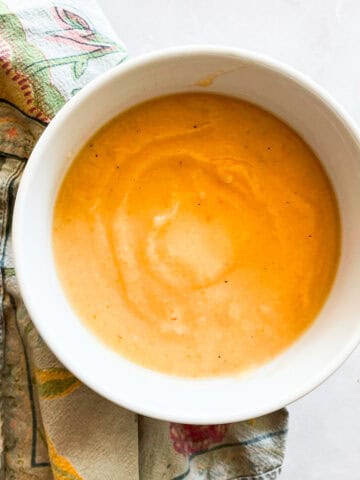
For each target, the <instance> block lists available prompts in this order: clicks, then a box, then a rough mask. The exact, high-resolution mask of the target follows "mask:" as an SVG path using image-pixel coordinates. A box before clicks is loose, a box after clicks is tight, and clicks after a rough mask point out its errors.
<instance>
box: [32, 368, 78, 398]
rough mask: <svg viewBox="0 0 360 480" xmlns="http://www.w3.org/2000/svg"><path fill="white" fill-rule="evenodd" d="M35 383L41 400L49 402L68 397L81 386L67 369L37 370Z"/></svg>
mask: <svg viewBox="0 0 360 480" xmlns="http://www.w3.org/2000/svg"><path fill="white" fill-rule="evenodd" d="M35 383H36V385H37V390H38V394H39V396H40V398H45V399H48V400H52V399H54V398H59V397H63V396H65V395H68V394H69V393H71V392H73V391H74V390H75V389H77V388H78V387H79V386H80V385H81V383H80V382H79V380H78V379H77V378H75V377H74V375H72V374H71V373H70V372H69V371H68V370H66V369H65V368H49V369H43V370H40V369H37V370H36V371H35Z"/></svg>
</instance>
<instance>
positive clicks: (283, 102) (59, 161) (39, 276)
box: [13, 47, 360, 424]
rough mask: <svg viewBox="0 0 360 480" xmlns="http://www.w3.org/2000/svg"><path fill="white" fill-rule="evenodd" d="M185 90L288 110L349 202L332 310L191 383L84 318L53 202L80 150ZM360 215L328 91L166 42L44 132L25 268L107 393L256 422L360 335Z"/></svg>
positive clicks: (89, 378)
mask: <svg viewBox="0 0 360 480" xmlns="http://www.w3.org/2000/svg"><path fill="white" fill-rule="evenodd" d="M199 80H200V82H199ZM183 91H201V92H204V91H207V92H217V93H224V94H227V95H233V96H238V97H241V98H243V99H246V100H249V101H251V102H254V103H256V104H258V105H260V106H262V107H264V108H266V109H268V110H270V111H271V112H273V113H274V114H275V115H277V116H278V117H280V118H282V119H283V120H284V121H285V122H287V123H288V124H289V125H291V126H292V127H293V128H294V129H295V130H297V132H299V133H300V135H301V136H302V137H303V138H304V139H305V140H306V141H307V142H308V144H310V145H311V147H312V148H313V149H314V151H315V152H316V153H317V154H318V156H319V157H320V159H321V161H322V163H323V165H324V167H325V169H326V171H327V172H328V175H329V176H330V178H331V180H332V182H333V185H334V187H335V190H336V193H337V197H338V201H339V205H340V211H341V221H342V235H343V239H342V241H343V245H342V255H341V259H340V266H339V270H338V273H337V277H336V281H335V284H334V286H333V288H332V291H331V294H330V296H329V298H328V300H327V302H326V304H325V306H324V307H323V309H322V311H321V313H320V314H319V315H318V317H317V319H316V321H315V322H314V324H313V325H312V326H311V328H310V329H309V330H307V331H306V333H305V334H304V335H303V336H302V337H301V338H300V339H299V340H298V341H297V342H296V343H295V344H294V345H293V346H291V348H289V349H287V350H286V351H285V352H284V353H283V354H282V355H280V356H278V357H277V358H276V359H275V360H274V361H272V362H271V363H269V364H267V365H266V366H264V367H262V368H259V369H256V370H254V371H251V372H248V373H247V374H245V375H238V376H236V375H235V376H229V377H226V378H213V379H196V380H192V379H183V378H177V377H171V376H167V375H163V374H160V373H156V372H154V371H150V370H147V369H144V368H142V367H139V366H137V365H135V364H133V363H130V362H129V361H127V360H126V359H124V358H122V357H121V356H120V355H118V354H116V353H115V352H113V351H111V350H110V349H108V348H107V347H106V346H105V345H104V344H102V343H101V341H99V340H98V339H97V337H95V336H94V335H93V334H92V333H91V332H90V331H89V330H87V328H86V327H85V326H84V325H83V324H82V323H81V321H80V320H79V319H78V318H77V317H76V315H75V313H74V312H73V310H72V308H71V306H70V305H69V303H68V302H67V299H66V297H65V296H64V293H63V291H62V288H61V285H60V283H59V280H58V278H57V274H56V270H55V265H54V258H53V252H52V242H51V227H52V215H53V206H54V201H55V198H56V194H57V191H58V188H59V185H60V182H61V180H62V178H63V176H64V174H65V172H66V170H67V168H68V167H69V165H70V163H71V161H72V159H73V157H74V155H75V154H76V153H77V151H78V150H79V148H80V147H81V146H82V145H83V144H84V143H85V142H86V141H87V139H88V138H89V137H90V136H91V135H92V134H93V133H94V132H95V131H96V130H97V129H98V128H99V127H101V126H102V125H103V124H104V123H105V122H107V121H108V120H109V119H111V118H112V117H113V116H115V115H116V114H118V113H119V112H121V111H123V110H125V109H127V108H129V107H130V106H132V105H134V104H136V103H139V102H142V101H144V100H146V99H148V98H151V97H156V96H159V95H164V94H169V93H174V92H183ZM359 214H360V146H359V134H358V132H357V131H356V128H355V126H354V125H353V122H352V121H351V120H350V118H349V117H348V116H347V115H346V114H345V113H344V111H343V110H342V108H340V107H339V105H337V104H336V103H335V102H334V100H332V99H331V98H330V97H329V95H328V94H326V93H325V92H324V91H323V90H322V89H320V88H319V87H318V86H317V85H316V84H314V83H313V82H312V81H311V80H309V79H307V78H305V77H304V76H303V75H301V74H299V73H297V72H295V71H294V70H292V69H291V68H289V67H285V66H284V65H281V64H279V63H278V62H276V61H274V60H270V59H268V58H264V57H262V56H259V55H256V54H253V53H249V52H244V51H239V50H234V49H230V48H217V47H216V48H215V47H186V48H177V49H171V50H165V51H162V52H159V53H152V54H149V55H145V56H143V57H141V58H137V59H135V60H130V61H128V62H127V63H126V64H124V65H121V66H119V67H117V68H115V69H113V70H110V71H109V72H107V73H105V74H104V75H102V76H100V77H99V78H97V79H96V80H95V81H93V82H92V83H90V84H89V85H88V86H87V87H85V88H84V89H83V90H82V91H81V92H80V93H78V94H77V95H76V96H75V97H74V98H73V99H72V100H71V101H69V103H67V105H65V107H64V108H63V109H62V110H61V111H60V112H59V114H58V115H57V116H56V118H55V119H54V120H53V121H52V122H51V124H50V126H49V127H48V128H47V129H46V131H45V133H44V134H43V135H42V137H41V139H40V140H39V142H38V144H37V145H36V147H35V149H34V151H33V153H32V155H31V158H30V160H29V162H28V164H27V166H26V169H25V172H24V176H23V179H22V182H21V185H20V190H19V192H18V196H17V202H16V207H15V215H14V229H13V235H14V248H15V261H16V270H17V276H18V280H19V283H20V288H21V292H22V295H23V298H24V301H25V304H26V306H27V309H28V311H29V313H30V316H31V317H32V319H33V321H34V323H35V325H36V327H37V328H38V330H39V332H40V334H41V335H42V337H43V339H44V340H45V342H46V343H47V344H48V345H49V347H50V348H51V349H52V350H53V352H54V353H55V355H56V356H57V357H58V358H59V359H60V360H61V361H62V362H63V363H64V365H65V366H66V367H68V368H69V370H71V371H72V372H73V373H74V374H75V375H76V376H77V377H78V378H79V379H81V380H82V381H83V382H84V383H86V384H87V385H89V386H90V387H91V388H92V389H94V390H95V391H97V392H98V393H100V394H101V395H103V396H104V397H107V398H108V399H110V400H112V401H114V402H115V403H118V404H119V405H122V406H124V407H127V408H129V409H131V410H134V411H136V412H139V413H142V414H145V415H148V416H152V417H157V418H161V419H166V420H172V421H179V422H184V423H195V424H196V423H198V424H202V423H205V424H206V423H222V422H231V421H236V420H245V419H248V418H251V417H256V416H259V415H263V414H265V413H268V412H271V411H274V410H276V409H278V408H280V407H283V406H284V405H287V404H289V403H291V402H293V401H294V400H295V399H297V398H299V397H300V396H302V395H304V394H306V393H307V392H309V391H310V390H312V389H313V388H314V387H316V386H317V385H319V384H320V383H321V382H322V381H323V380H324V379H325V378H326V377H327V376H328V375H330V374H331V373H332V372H333V371H334V370H335V369H336V368H337V367H338V366H339V365H340V364H341V363H342V362H343V361H344V360H345V358H346V357H347V356H348V355H349V354H350V352H351V351H352V350H353V348H354V347H355V346H356V344H357V343H358V341H359V339H360V318H359V311H360V294H359V285H360V221H359ZM200 341H201V340H200Z"/></svg>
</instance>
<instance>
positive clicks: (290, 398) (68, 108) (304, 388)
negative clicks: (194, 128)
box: [12, 45, 360, 424]
mask: <svg viewBox="0 0 360 480" xmlns="http://www.w3.org/2000/svg"><path fill="white" fill-rule="evenodd" d="M199 55H200V56H204V57H208V58H210V57H211V56H224V57H229V56H230V57H236V58H238V59H239V60H243V61H246V62H248V63H251V62H252V63H254V64H257V65H261V66H264V67H266V68H269V69H270V70H272V71H274V72H276V73H277V74H279V75H281V76H282V77H285V78H287V79H290V80H292V81H294V82H295V83H297V84H298V85H299V86H300V87H302V88H303V89H304V90H306V91H309V92H310V93H312V94H313V95H315V96H316V97H318V98H319V99H320V100H321V101H322V102H323V103H324V104H325V105H326V106H327V108H328V109H329V110H330V111H331V113H332V114H333V115H334V116H335V117H337V118H338V119H339V120H340V121H341V122H342V123H343V124H344V125H345V127H346V129H347V130H348V132H349V134H350V135H351V136H352V137H353V139H354V141H355V143H357V145H358V148H359V152H360V130H359V128H358V127H357V125H356V124H355V122H354V120H353V119H352V118H351V117H350V115H349V114H348V113H347V112H346V111H345V109H344V108H343V107H342V106H341V105H340V104H339V103H338V102H337V101H336V100H334V99H333V98H332V96H331V95H330V94H329V93H328V92H327V91H326V90H324V89H323V88H322V87H321V86H320V85H318V84H317V83H316V82H315V81H313V80H312V79H311V78H309V77H308V76H306V75H305V74H303V73H301V72H298V71H297V70H296V69H294V68H293V67H291V66H288V65H286V64H284V63H283V62H281V61H278V60H276V59H274V58H272V57H269V56H267V55H263V54H259V53H256V52H253V51H251V50H247V49H240V48H234V47H227V46H215V45H186V46H181V47H171V48H166V49H161V50H156V51H153V52H150V53H146V54H143V55H141V56H138V57H136V58H134V59H130V60H127V61H126V62H125V63H122V64H120V65H118V66H116V67H113V68H111V69H110V70H108V71H106V72H104V73H102V74H101V75H99V76H98V77H96V78H95V79H93V80H92V81H90V82H89V83H88V84H87V85H86V86H85V87H83V89H82V90H81V91H80V92H78V93H77V94H76V95H75V96H74V97H72V98H71V99H70V100H69V101H68V102H67V103H66V104H65V105H64V106H63V107H62V108H61V110H60V111H59V112H58V113H57V114H56V115H55V117H54V119H53V120H51V122H50V124H49V126H47V128H46V129H45V131H44V132H43V133H42V135H41V137H40V139H39V141H38V142H37V144H36V146H35V148H34V149H33V151H32V153H31V155H30V157H29V159H28V161H27V165H26V167H25V169H24V172H23V175H22V179H21V181H20V185H19V189H18V193H17V197H16V201H15V207H14V215H13V222H12V231H13V251H14V265H15V271H16V277H17V281H18V285H19V289H20V293H21V296H22V299H23V301H24V304H25V306H26V309H27V311H28V313H29V316H30V318H31V319H32V320H33V322H34V324H35V326H36V328H37V329H38V331H39V333H40V335H41V336H42V338H43V339H44V341H45V343H46V344H47V345H48V346H49V348H50V349H51V350H52V352H53V353H54V354H55V356H56V357H57V358H58V359H59V360H60V361H61V362H62V363H63V364H64V365H65V366H66V368H68V369H69V370H70V371H71V372H73V373H74V375H75V376H76V377H77V378H79V379H80V380H81V381H82V382H83V383H84V384H85V385H87V386H89V387H90V388H91V389H92V390H94V391H95V392H97V393H98V394H100V395H101V396H103V397H105V398H107V399H108V400H110V401H112V402H114V403H116V404H118V405H121V406H122V407H125V408H127V409H129V410H133V411H136V412H137V413H139V414H142V415H146V416H149V417H153V418H158V419H162V420H169V421H176V422H181V423H192V424H207V423H209V424H211V423H230V422H235V421H240V420H246V419H248V418H254V417H259V416H262V415H265V414H268V413H271V412H274V411H276V410H278V409H280V408H282V407H284V406H287V405H289V404H291V403H293V402H294V401H296V400H298V399H299V398H301V397H303V396H304V395H306V394H307V393H310V392H311V391H312V390H313V389H315V388H316V387H317V386H319V385H320V384H321V383H323V382H324V381H325V380H326V379H327V378H328V377H329V376H330V375H332V374H333V373H334V372H335V371H336V370H337V369H338V368H339V367H340V366H341V365H342V363H343V362H344V361H345V360H346V359H347V358H348V356H349V355H350V354H351V353H352V351H353V350H354V349H355V348H356V346H357V345H358V344H359V343H360V324H359V327H358V329H357V330H356V331H354V332H353V334H352V335H351V337H350V338H349V340H348V341H347V342H346V343H345V344H344V346H343V347H342V348H341V349H340V350H339V352H338V354H337V355H336V356H335V357H334V358H333V360H332V362H330V363H329V364H327V365H326V367H324V368H322V369H321V370H319V372H318V373H317V375H314V376H313V377H312V378H311V380H310V381H307V382H303V383H302V385H301V386H299V388H298V389H297V391H292V392H287V393H282V394H281V395H280V394H279V397H278V398H277V400H276V401H272V402H271V403H269V402H267V403H266V406H264V407H263V408H258V409H254V408H251V406H250V405H249V407H248V409H247V412H246V411H244V409H243V411H242V414H241V415H237V414H236V412H234V411H231V412H226V411H218V412H217V413H216V414H215V413H214V414H213V415H212V416H211V417H210V416H209V415H208V414H205V415H204V416H203V417H202V418H201V419H199V418H194V416H193V414H192V413H191V412H184V413H182V414H181V415H177V416H176V417H174V416H171V418H169V417H168V415H166V414H162V412H159V411H154V410H153V409H151V408H148V407H147V406H146V402H144V401H142V400H140V401H137V403H136V404H135V403H134V402H133V401H131V402H128V401H127V399H126V395H125V398H124V395H122V394H119V393H117V394H115V393H114V392H111V391H110V390H109V389H106V390H104V388H103V386H101V385H100V384H99V382H98V381H97V380H95V378H94V377H93V376H92V375H91V374H90V373H89V372H85V371H84V370H83V369H78V367H77V365H76V362H74V363H72V361H71V360H70V359H69V358H68V357H66V356H65V355H63V351H62V349H61V348H60V346H59V343H60V342H59V343H57V342H54V341H53V340H52V339H51V338H49V336H48V335H47V333H46V330H45V329H43V328H42V323H43V322H42V320H40V318H39V317H40V316H41V315H38V309H37V304H36V302H34V301H33V299H32V294H31V290H32V288H31V287H30V282H29V278H28V276H27V274H26V273H25V269H24V268H23V263H22V258H23V257H24V255H21V253H20V252H21V251H22V250H23V246H22V245H23V244H24V242H25V240H24V238H25V236H23V235H22V231H23V225H22V224H23V218H24V216H25V215H26V208H27V206H26V199H27V196H28V191H29V190H31V171H32V170H33V168H34V167H35V166H36V165H38V164H40V162H41V161H42V158H41V157H40V155H38V151H40V148H42V147H43V145H44V144H45V145H46V143H47V141H48V137H49V136H50V134H51V132H52V130H55V129H57V128H58V126H60V125H61V124H62V123H63V122H64V120H65V119H66V118H67V116H69V115H71V112H72V110H73V109H74V108H75V107H76V106H77V105H78V104H80V103H82V102H84V101H85V100H86V99H87V98H88V97H89V96H91V95H92V94H93V92H95V91H96V90H97V89H98V88H99V87H101V86H102V85H103V84H104V83H106V82H108V81H110V80H111V79H113V78H115V77H117V76H119V75H122V74H126V73H129V72H131V71H132V70H136V69H137V68H138V67H145V66H147V65H149V64H151V63H153V62H155V61H159V60H160V61H164V60H165V61H166V60H169V59H174V58H177V57H182V58H184V57H192V56H199ZM21 257H22V258H21ZM120 397H121V398H120Z"/></svg>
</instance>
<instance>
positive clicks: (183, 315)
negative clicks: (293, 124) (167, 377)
mask: <svg viewBox="0 0 360 480" xmlns="http://www.w3.org/2000/svg"><path fill="white" fill-rule="evenodd" d="M53 247H54V254H55V260H56V263H57V269H58V274H59V277H60V279H61V282H62V285H63V288H64V290H65V293H66V295H67V297H68V299H69V301H70V303H71V305H72V307H73V308H74V310H75V311H76V313H77V314H78V316H79V317H80V319H81V320H82V321H83V322H84V323H85V324H86V325H87V326H88V327H89V328H90V329H91V330H92V331H93V332H94V333H95V334H96V335H97V336H98V337H100V338H101V339H102V340H103V341H104V342H105V343H106V344H108V345H109V346H110V347H111V348H113V349H114V350H116V351H117V352H119V353H120V354H122V355H123V356H125V357H126V358H128V359H130V360H132V361H133V362H136V363H138V364H140V365H143V366H145V367H147V368H150V369H154V370H158V371H161V372H166V373H170V374H174V375H180V376H191V377H199V376H212V375H225V374H230V373H234V372H242V371H244V370H246V369H249V368H252V367H256V366H259V365H261V364H264V363H265V362H267V361H269V360H271V359H272V358H273V357H274V356H275V355H277V354H279V353H280V352H281V351H283V350H284V349H285V348H286V347H288V346H289V345H290V344H291V343H292V342H294V340H296V339H297V338H298V337H299V336H300V335H301V333H303V332H304V330H305V329H306V328H307V327H308V326H309V325H310V324H311V323H312V321H313V320H314V318H315V316H316V315H317V313H318V312H319V310H320V308H321V307H322V305H323V303H324V301H325V299H326V296H327V294H328V292H329V290H330V288H331V285H332V282H333V279H334V276H335V272H336V268H337V263H338V258H339V251H340V222H339V214H338V208H337V203H336V199H335V195H334V192H333V189H332V186H331V184H330V182H329V180H328V178H327V176H326V174H325V172H324V170H323V168H322V166H321V164H320V162H319V160H318V159H317V157H316V156H315V155H314V153H313V152H312V150H311V149H310V148H309V147H308V146H307V145H306V143H305V142H304V141H303V140H302V139H301V138H300V137H299V136H298V135H297V134H296V133H295V132H294V131H293V130H292V129H291V128H289V127H288V126H287V125H286V124H284V123H283V122H282V121H280V120H279V119H277V118H276V117H274V116H273V115H272V114H270V113H268V112H266V111H264V110H262V109H261V108H259V107H257V106H255V105H252V104H250V103H247V102H244V101H240V100H237V99H234V98H230V97H225V96H220V95H212V94H200V93H199V94H198V93H193V94H191V93H188V94H179V95H171V96H168V97H162V98H157V99H154V100H152V101H149V102H146V103H143V104H141V105H138V106H136V107H135V108H132V109H131V110H128V111H126V112H125V113H122V114H121V115H119V116H118V117H116V118H114V119H113V120H111V121H110V122H109V123H108V124H106V125H105V126H104V127H103V128H102V129H101V130H99V131H98V132H97V133H96V134H95V135H94V136H93V137H92V138H91V140H90V141H89V142H88V143H87V144H86V145H85V146H84V147H83V148H82V150H81V151H80V153H79V154H78V155H77V156H76V158H75V160H74V162H73V163H72V165H71V167H70V169H69V170H68V172H67V174H66V176H65V179H64V181H63V183H62V185H61V188H60V191H59V194H58V197H57V201H56V205H55V211H54V223H53Z"/></svg>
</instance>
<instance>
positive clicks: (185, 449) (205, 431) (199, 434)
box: [170, 423, 227, 456]
mask: <svg viewBox="0 0 360 480" xmlns="http://www.w3.org/2000/svg"><path fill="white" fill-rule="evenodd" d="M226 428H227V427H226V425H185V424H181V423H171V424H170V438H171V440H172V442H173V446H174V449H175V450H176V451H177V452H178V453H181V454H182V455H185V456H186V455H189V454H191V453H195V452H199V451H200V450H207V449H208V448H209V447H210V445H213V444H215V443H220V442H221V441H222V440H223V438H224V436H225V433H226Z"/></svg>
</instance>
